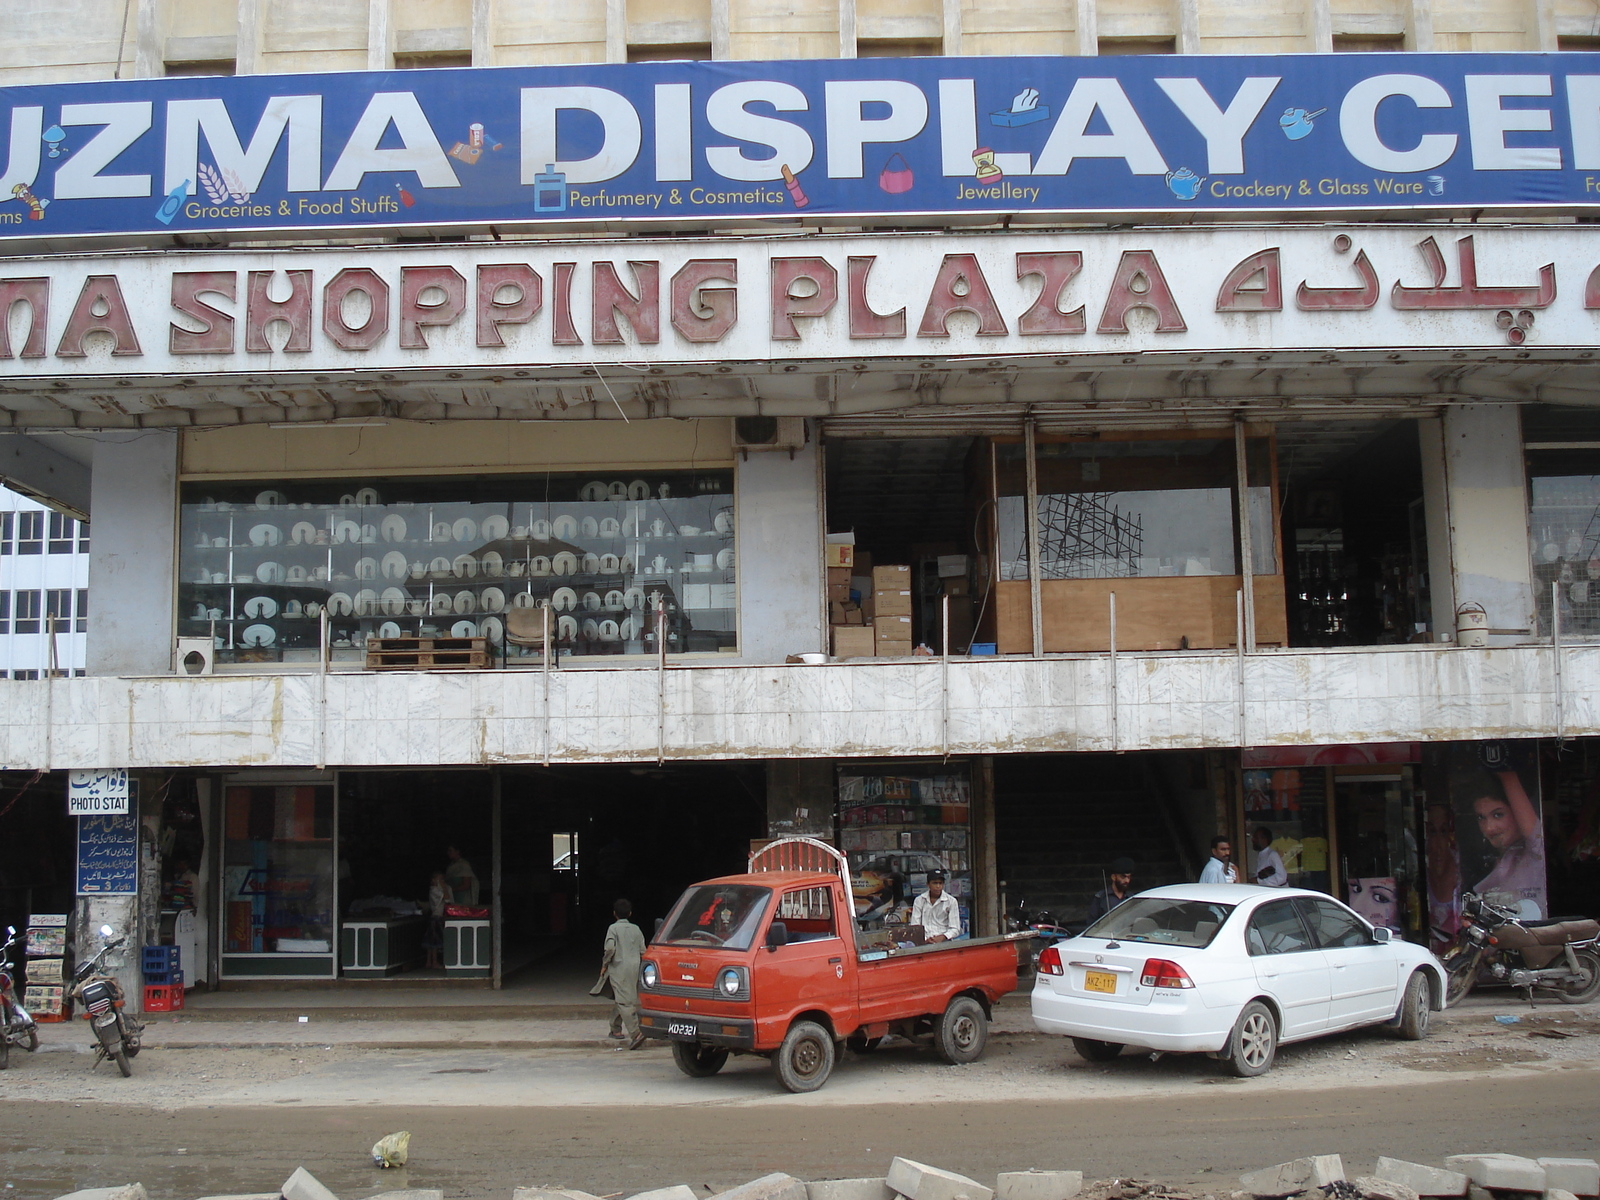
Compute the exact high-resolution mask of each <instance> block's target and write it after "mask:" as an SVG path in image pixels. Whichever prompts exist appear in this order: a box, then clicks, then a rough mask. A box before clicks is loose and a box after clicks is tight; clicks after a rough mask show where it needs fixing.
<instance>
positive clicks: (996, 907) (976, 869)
mask: <svg viewBox="0 0 1600 1200" xmlns="http://www.w3.org/2000/svg"><path fill="white" fill-rule="evenodd" d="M994 806H995V795H994V757H993V756H992V755H988V754H985V755H983V756H981V757H979V758H975V759H973V761H972V890H973V896H972V900H971V908H970V912H971V916H972V936H973V937H998V936H999V935H1000V934H1001V933H1003V932H1004V930H1002V929H1001V928H1000V919H1001V916H1002V914H1001V912H1000V868H999V866H998V865H997V859H996V857H995V849H994Z"/></svg>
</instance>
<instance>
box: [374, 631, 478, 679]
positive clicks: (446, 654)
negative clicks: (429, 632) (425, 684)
mask: <svg viewBox="0 0 1600 1200" xmlns="http://www.w3.org/2000/svg"><path fill="white" fill-rule="evenodd" d="M489 659H490V655H489V643H488V640H487V639H485V638H457V637H414V638H409V637H399V638H368V639H367V670H369V671H480V670H483V669H484V668H485V667H487V666H489Z"/></svg>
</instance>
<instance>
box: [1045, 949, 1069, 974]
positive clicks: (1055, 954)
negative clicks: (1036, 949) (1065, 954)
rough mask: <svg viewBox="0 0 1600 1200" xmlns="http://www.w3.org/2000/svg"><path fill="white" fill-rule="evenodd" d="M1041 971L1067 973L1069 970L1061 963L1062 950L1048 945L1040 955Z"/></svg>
mask: <svg viewBox="0 0 1600 1200" xmlns="http://www.w3.org/2000/svg"><path fill="white" fill-rule="evenodd" d="M1039 971H1040V973H1042V974H1045V975H1065V974H1066V973H1067V972H1066V970H1065V969H1064V968H1063V967H1062V965H1061V952H1060V951H1059V950H1057V949H1056V948H1055V947H1054V946H1046V947H1045V948H1044V950H1043V952H1042V953H1040V955H1039Z"/></svg>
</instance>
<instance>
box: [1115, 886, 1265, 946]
mask: <svg viewBox="0 0 1600 1200" xmlns="http://www.w3.org/2000/svg"><path fill="white" fill-rule="evenodd" d="M1233 907H1234V906H1233V905H1231V904H1207V903H1203V902H1201V901H1199V900H1173V899H1171V898H1168V897H1163V896H1135V897H1133V898H1132V899H1131V900H1124V901H1123V902H1122V903H1121V904H1119V905H1117V906H1116V907H1115V908H1113V909H1112V910H1111V911H1110V912H1108V913H1107V914H1106V915H1105V916H1103V917H1101V918H1100V919H1099V920H1098V921H1096V922H1095V923H1094V924H1093V925H1091V926H1089V928H1088V929H1085V930H1084V931H1083V936H1084V937H1092V938H1107V939H1115V940H1117V941H1123V942H1159V943H1160V944H1162V945H1164V946H1194V947H1201V946H1209V945H1210V944H1211V939H1212V938H1214V937H1216V936H1217V930H1219V929H1221V928H1222V923H1223V922H1224V921H1226V920H1227V919H1228V914H1229V913H1231V912H1233Z"/></svg>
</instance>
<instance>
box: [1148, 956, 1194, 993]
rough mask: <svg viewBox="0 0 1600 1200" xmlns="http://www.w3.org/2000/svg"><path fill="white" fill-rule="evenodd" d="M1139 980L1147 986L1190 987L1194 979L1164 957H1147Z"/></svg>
mask: <svg viewBox="0 0 1600 1200" xmlns="http://www.w3.org/2000/svg"><path fill="white" fill-rule="evenodd" d="M1139 982H1140V983H1142V984H1143V985H1144V986H1145V987H1149V988H1192V987H1193V986H1194V980H1192V979H1190V978H1189V973H1188V972H1187V971H1185V970H1184V969H1183V968H1182V967H1180V966H1179V965H1178V964H1177V963H1175V962H1172V961H1170V960H1168V959H1165V958H1147V959H1145V962H1144V970H1143V971H1141V972H1140V973H1139Z"/></svg>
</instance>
